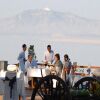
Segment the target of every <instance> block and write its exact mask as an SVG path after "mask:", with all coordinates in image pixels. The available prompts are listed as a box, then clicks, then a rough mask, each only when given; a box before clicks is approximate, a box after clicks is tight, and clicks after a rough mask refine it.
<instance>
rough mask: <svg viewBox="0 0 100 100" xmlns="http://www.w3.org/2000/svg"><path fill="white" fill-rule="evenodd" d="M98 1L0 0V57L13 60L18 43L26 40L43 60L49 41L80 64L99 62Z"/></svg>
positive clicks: (17, 50)
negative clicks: (33, 46)
mask: <svg viewBox="0 0 100 100" xmlns="http://www.w3.org/2000/svg"><path fill="white" fill-rule="evenodd" d="M72 2H73V3H72ZM99 3H100V1H99V0H95V1H94V0H81V1H80V0H70V1H68V0H59V1H58V0H55V1H54V0H42V1H41V0H30V1H28V0H9V2H8V1H7V0H0V14H1V16H0V45H1V50H0V60H8V61H9V63H16V62H17V60H16V59H17V56H18V53H19V52H20V50H21V45H22V44H23V43H26V44H28V45H30V44H34V45H35V51H36V54H37V58H38V60H39V61H42V60H43V55H44V51H45V50H46V45H48V44H51V45H52V48H53V49H54V51H55V52H58V53H60V54H61V58H63V55H64V54H65V53H68V54H69V56H70V58H71V60H72V61H73V62H74V61H75V62H78V64H80V65H97V66H100V62H99V57H100V53H99V51H100V28H99V27H100V21H99V20H100V19H99V18H100V15H99V13H98V9H99V7H100V6H99ZM4 5H5V6H6V7H5V6H4ZM2 9H3V10H2ZM39 9H42V10H41V11H40V12H39V11H37V10H39ZM43 10H44V11H43ZM92 19H93V20H92ZM62 26H63V27H62ZM48 36H49V37H48ZM11 55H12V56H11Z"/></svg>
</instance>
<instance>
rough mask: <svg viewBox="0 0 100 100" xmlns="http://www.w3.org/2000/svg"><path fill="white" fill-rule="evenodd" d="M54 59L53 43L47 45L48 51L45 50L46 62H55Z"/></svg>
mask: <svg viewBox="0 0 100 100" xmlns="http://www.w3.org/2000/svg"><path fill="white" fill-rule="evenodd" d="M53 61H54V51H53V50H51V45H48V46H47V51H46V52H45V63H46V64H48V63H51V64H52V63H53Z"/></svg>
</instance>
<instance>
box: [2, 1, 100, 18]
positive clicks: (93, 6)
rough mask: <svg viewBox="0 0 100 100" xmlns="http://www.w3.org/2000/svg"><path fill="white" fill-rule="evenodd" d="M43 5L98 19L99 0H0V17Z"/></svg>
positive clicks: (42, 6)
mask: <svg viewBox="0 0 100 100" xmlns="http://www.w3.org/2000/svg"><path fill="white" fill-rule="evenodd" d="M45 7H49V8H50V9H52V10H55V11H62V12H71V13H74V14H76V15H79V16H82V17H87V18H91V19H99V20H100V13H99V10H100V0H0V18H4V17H10V16H14V15H16V14H17V13H20V12H22V11H24V10H28V9H42V8H45Z"/></svg>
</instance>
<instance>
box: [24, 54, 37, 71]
mask: <svg viewBox="0 0 100 100" xmlns="http://www.w3.org/2000/svg"><path fill="white" fill-rule="evenodd" d="M29 67H31V68H34V67H35V68H36V67H37V61H36V60H33V56H32V55H28V60H27V61H26V63H25V69H26V70H27V68H29Z"/></svg>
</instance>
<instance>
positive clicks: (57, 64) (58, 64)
mask: <svg viewBox="0 0 100 100" xmlns="http://www.w3.org/2000/svg"><path fill="white" fill-rule="evenodd" d="M54 59H55V62H54V66H55V69H56V73H57V75H58V76H59V77H61V73H62V69H63V64H62V62H61V60H60V55H59V54H55V58H54Z"/></svg>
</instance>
